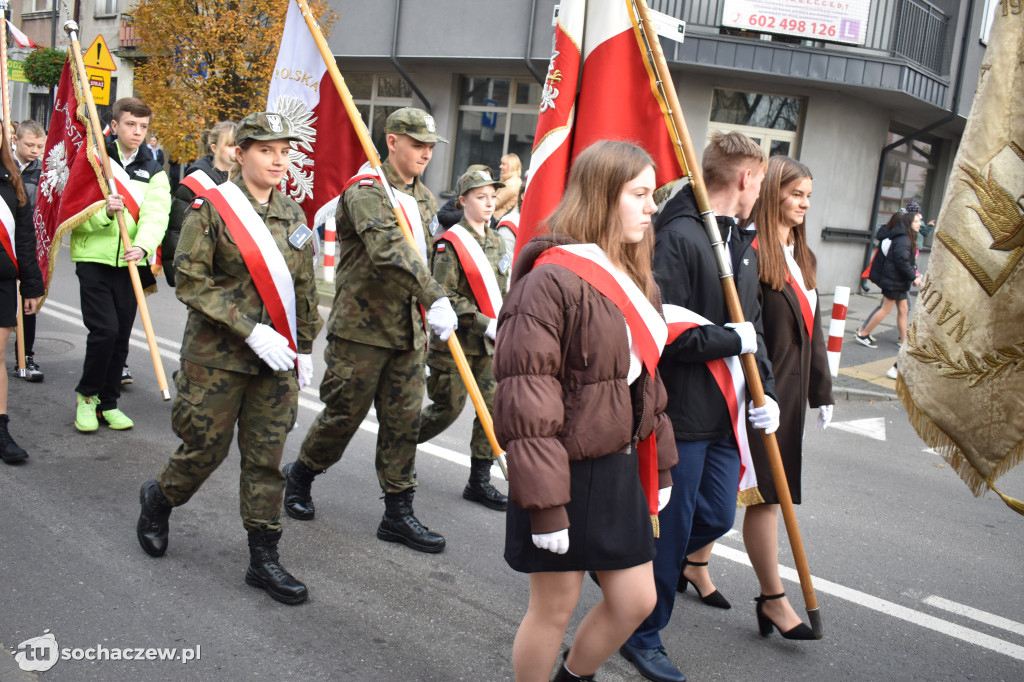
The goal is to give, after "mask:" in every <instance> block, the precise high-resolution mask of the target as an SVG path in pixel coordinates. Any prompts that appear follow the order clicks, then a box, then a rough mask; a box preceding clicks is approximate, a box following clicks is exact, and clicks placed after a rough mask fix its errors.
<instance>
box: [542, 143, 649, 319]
mask: <svg viewBox="0 0 1024 682" xmlns="http://www.w3.org/2000/svg"><path fill="white" fill-rule="evenodd" d="M647 168H654V160H653V159H651V155H650V154H648V153H647V152H646V151H644V150H643V149H642V148H640V147H638V146H636V145H635V144H631V143H629V142H619V141H612V140H602V141H600V142H595V143H594V144H592V145H591V146H589V147H587V148H586V149H584V150H583V152H582V153H581V154H580V155H579V156H578V157H576V161H574V162H573V165H572V170H571V171H570V172H569V182H568V184H567V186H566V188H565V194H564V195H563V196H562V201H561V202H560V203H559V204H558V207H557V208H555V211H554V213H552V214H551V217H550V218H548V220H547V224H548V228H549V229H550V230H551V233H552V234H560V235H565V236H567V237H571V238H573V239H575V240H577V241H580V242H584V243H594V244H597V245H598V246H600V247H601V249H602V250H604V252H605V253H606V254H607V255H608V258H609V259H610V260H611V262H612V263H614V264H615V265H616V266H618V267H620V268H621V269H622V270H623V271H625V273H626V274H627V275H629V278H630V279H632V280H633V282H634V283H636V285H637V286H638V287H640V290H641V291H643V292H644V295H645V296H647V298H648V300H650V301H651V302H652V303H653V302H655V301H656V300H657V287H656V286H655V284H654V278H653V277H652V275H651V255H652V251H653V246H654V238H653V235H652V233H651V231H650V230H648V231H647V234H645V235H644V239H643V240H642V241H640V242H639V243H636V244H625V243H623V242H622V240H621V238H620V235H621V226H620V225H619V220H618V208H619V201H620V199H621V196H622V188H623V187H625V185H626V183H627V182H629V181H630V180H632V179H634V178H636V177H637V176H638V175H640V173H642V172H643V171H644V170H645V169H647Z"/></svg>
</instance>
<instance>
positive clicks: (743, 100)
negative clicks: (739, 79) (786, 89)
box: [707, 88, 804, 158]
mask: <svg viewBox="0 0 1024 682" xmlns="http://www.w3.org/2000/svg"><path fill="white" fill-rule="evenodd" d="M803 105H804V100H803V99H801V98H799V97H786V96H784V95H770V94H766V93H762V92H740V91H738V90H724V89H721V88H715V90H714V92H713V93H712V95H711V121H710V123H709V124H708V137H707V140H708V141H710V140H711V134H712V133H713V132H714V131H715V130H720V131H722V132H723V133H727V132H732V131H736V132H740V133H743V134H744V135H746V136H747V137H749V138H751V139H752V140H754V141H755V142H757V143H758V144H759V145H761V149H763V150H764V153H765V154H767V155H768V156H777V155H780V154H781V155H783V156H792V157H793V158H800V126H801V123H802V121H803V108H804V106H803Z"/></svg>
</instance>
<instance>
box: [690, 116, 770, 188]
mask: <svg viewBox="0 0 1024 682" xmlns="http://www.w3.org/2000/svg"><path fill="white" fill-rule="evenodd" d="M767 161H768V159H767V157H765V154H764V150H763V149H761V147H760V145H758V144H757V143H756V142H754V141H753V140H751V139H750V138H749V137H747V136H746V135H744V134H743V133H737V132H731V133H723V132H722V131H720V130H716V131H714V132H713V133H711V141H710V142H708V146H707V147H705V148H704V156H703V158H702V159H701V162H700V165H701V177H703V178H704V184H705V185H707V186H708V187H709V188H711V189H715V188H719V187H724V186H725V185H727V184H729V183H730V182H732V180H733V178H734V177H735V176H736V173H737V171H739V170H741V167H742V166H752V165H754V164H755V163H756V164H757V165H758V167H759V168H764V165H765V163H766V162H767Z"/></svg>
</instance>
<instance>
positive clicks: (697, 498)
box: [629, 438, 740, 649]
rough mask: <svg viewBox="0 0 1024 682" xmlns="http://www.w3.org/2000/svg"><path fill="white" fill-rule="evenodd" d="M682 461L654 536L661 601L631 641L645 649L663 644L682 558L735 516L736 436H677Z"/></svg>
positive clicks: (725, 530)
mask: <svg viewBox="0 0 1024 682" xmlns="http://www.w3.org/2000/svg"><path fill="white" fill-rule="evenodd" d="M676 450H677V451H678V453H679V463H678V464H676V465H675V467H673V468H672V496H671V497H670V498H669V502H668V504H667V505H666V506H665V508H664V509H662V510H661V513H660V514H658V523H659V525H660V526H661V533H660V535H661V537H659V538H657V539H656V540H655V541H654V544H655V547H656V548H657V550H658V554H657V556H655V557H654V586H655V589H656V590H657V592H658V601H657V603H656V604H655V606H654V611H652V612H651V615H649V616H648V617H647V620H645V621H644V622H643V623H641V625H640V627H639V628H637V630H636V632H634V633H633V636H632V637H630V638H629V643H630V644H632V645H633V646H637V647H642V648H644V649H653V648H654V647H658V646H661V634H660V633H661V630H662V629H663V628H664V627H665V626H666V625H668V621H669V619H670V618H671V617H672V607H673V606H674V605H675V601H676V587H677V586H678V584H679V574H680V573H681V572H682V570H683V559H685V558H686V556H687V555H688V554H692V553H693V552H696V551H697V550H698V549H700V548H701V547H704V546H706V545H708V544H709V543H712V542H714V541H715V540H717V539H718V538H720V537H722V536H723V535H725V534H726V533H728V532H729V529H731V528H732V524H733V521H735V519H736V492H737V489H738V488H739V482H740V455H739V452H738V451H737V449H736V441H735V440H734V439H732V438H729V439H723V440H700V441H676Z"/></svg>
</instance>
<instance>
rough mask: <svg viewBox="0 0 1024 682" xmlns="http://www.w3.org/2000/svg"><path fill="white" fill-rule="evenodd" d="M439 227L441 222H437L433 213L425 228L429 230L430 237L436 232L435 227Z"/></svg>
mask: <svg viewBox="0 0 1024 682" xmlns="http://www.w3.org/2000/svg"><path fill="white" fill-rule="evenodd" d="M439 227H441V223H440V222H438V220H437V216H436V215H435V216H434V217H433V218H431V219H430V225H429V226H428V227H427V229H428V230H430V236H431V237H433V236H435V235H436V234H437V229H438V228H439Z"/></svg>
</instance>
